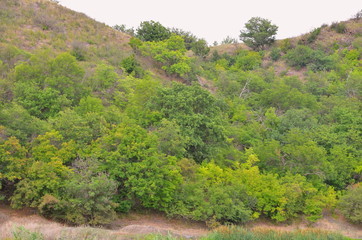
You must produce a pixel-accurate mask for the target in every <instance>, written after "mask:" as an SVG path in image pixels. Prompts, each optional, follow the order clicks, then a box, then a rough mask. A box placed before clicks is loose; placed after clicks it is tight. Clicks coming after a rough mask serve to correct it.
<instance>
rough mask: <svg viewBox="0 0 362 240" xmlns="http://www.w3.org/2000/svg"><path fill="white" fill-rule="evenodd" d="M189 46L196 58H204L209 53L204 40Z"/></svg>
mask: <svg viewBox="0 0 362 240" xmlns="http://www.w3.org/2000/svg"><path fill="white" fill-rule="evenodd" d="M191 46H192V47H191V50H192V51H193V52H194V53H195V55H196V56H200V57H206V55H207V54H208V53H209V52H210V48H209V47H208V46H207V42H206V41H205V40H204V39H200V40H197V41H196V42H194V43H193V44H192V45H191Z"/></svg>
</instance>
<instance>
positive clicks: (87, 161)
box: [0, 0, 362, 226]
mask: <svg viewBox="0 0 362 240" xmlns="http://www.w3.org/2000/svg"><path fill="white" fill-rule="evenodd" d="M248 24H249V25H248ZM248 24H246V25H245V28H244V30H242V31H241V36H240V37H241V39H242V40H243V41H244V43H245V44H240V43H237V41H236V40H235V39H230V38H226V39H225V41H224V42H223V43H222V44H220V45H218V44H216V43H215V46H213V47H209V46H208V45H207V43H206V41H205V40H203V39H200V38H198V37H196V36H194V35H193V34H192V33H190V32H187V31H185V30H181V29H175V28H174V29H169V28H166V27H164V26H163V25H162V24H161V23H158V22H154V21H149V22H143V23H142V24H141V25H140V26H139V27H138V28H137V29H127V28H126V27H125V26H124V25H117V26H115V27H114V28H111V27H108V26H106V25H104V24H101V23H98V22H96V21H94V20H92V19H90V18H88V17H86V16H84V15H83V14H79V13H75V12H73V11H70V10H68V9H66V8H64V7H62V6H60V5H59V4H57V3H55V2H52V1H45V0H43V1H36V0H29V1H25V0H1V1H0V33H1V34H0V199H1V201H3V202H5V203H7V204H10V205H11V206H12V207H13V208H23V207H31V208H34V209H37V211H38V212H39V213H40V214H42V215H44V216H46V217H49V218H52V219H56V220H60V221H64V222H67V223H70V224H90V225H102V224H108V223H110V222H111V221H112V220H113V219H114V218H115V217H116V215H117V213H125V212H129V211H132V210H145V209H152V210H156V211H160V212H164V213H165V214H167V215H168V216H172V217H182V218H187V219H192V220H200V221H205V222H207V224H209V226H214V225H217V224H222V223H245V222H248V221H253V220H254V219H257V218H260V217H264V218H268V219H271V220H273V221H276V222H288V221H289V222H290V221H293V220H294V219H297V218H305V219H306V220H308V221H310V222H314V221H316V220H317V219H319V218H321V217H322V216H323V211H324V210H329V211H338V212H341V213H342V214H344V215H345V216H346V217H347V219H349V220H350V221H352V222H356V223H361V222H362V185H361V184H360V182H361V180H362V114H361V113H362V101H361V100H362V60H361V57H362V13H361V12H358V13H357V14H356V15H355V16H353V18H352V19H350V20H348V21H345V22H338V23H337V22H336V23H333V24H332V25H323V26H321V27H319V28H316V29H315V30H313V31H311V32H310V33H307V34H305V35H302V36H300V37H297V38H291V39H284V40H278V41H274V39H273V37H272V36H273V35H274V34H275V32H276V31H277V27H276V26H275V25H273V24H272V23H271V22H269V21H268V20H266V19H262V18H253V19H251V20H250V21H249V22H248ZM253 24H254V25H255V24H256V25H258V24H266V29H270V32H268V33H267V35H268V36H269V37H270V38H268V39H258V38H256V37H255V35H253V33H252V32H251V31H250V25H253ZM242 27H243V26H241V28H242Z"/></svg>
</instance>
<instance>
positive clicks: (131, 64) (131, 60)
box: [121, 55, 145, 78]
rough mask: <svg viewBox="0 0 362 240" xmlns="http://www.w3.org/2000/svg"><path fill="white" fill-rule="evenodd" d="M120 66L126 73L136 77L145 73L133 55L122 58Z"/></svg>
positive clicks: (140, 76)
mask: <svg viewBox="0 0 362 240" xmlns="http://www.w3.org/2000/svg"><path fill="white" fill-rule="evenodd" d="M121 66H122V67H123V68H124V70H126V72H127V73H128V74H131V75H134V76H135V77H136V78H142V77H143V76H144V75H145V70H143V68H142V67H141V65H140V64H139V63H138V61H137V59H136V57H135V55H131V56H129V57H127V58H125V59H123V60H122V62H121Z"/></svg>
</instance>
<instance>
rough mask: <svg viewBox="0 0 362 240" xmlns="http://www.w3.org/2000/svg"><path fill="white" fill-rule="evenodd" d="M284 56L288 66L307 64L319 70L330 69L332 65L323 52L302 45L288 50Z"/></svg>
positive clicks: (298, 66) (299, 66) (304, 65)
mask: <svg viewBox="0 0 362 240" xmlns="http://www.w3.org/2000/svg"><path fill="white" fill-rule="evenodd" d="M284 58H285V60H286V62H287V64H288V65H289V66H291V67H296V68H302V67H307V66H309V67H310V68H311V70H313V71H319V70H330V69H332V67H333V61H332V60H331V58H329V57H328V56H326V55H325V53H324V52H322V51H315V50H313V49H311V48H310V47H307V46H302V45H299V46H297V47H296V48H295V49H292V50H290V51H288V52H287V54H286V55H285V56H284Z"/></svg>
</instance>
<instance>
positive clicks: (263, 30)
mask: <svg viewBox="0 0 362 240" xmlns="http://www.w3.org/2000/svg"><path fill="white" fill-rule="evenodd" d="M277 31H278V27H277V26H276V25H274V24H272V23H271V22H270V21H269V20H268V19H264V18H260V17H253V18H251V19H249V21H248V22H247V23H246V24H245V29H244V30H242V31H241V33H240V40H241V41H243V42H244V43H245V44H246V45H248V46H249V47H251V48H252V49H254V50H262V49H264V48H265V47H266V46H269V45H271V44H272V43H273V42H274V41H275V35H276V33H277Z"/></svg>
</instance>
